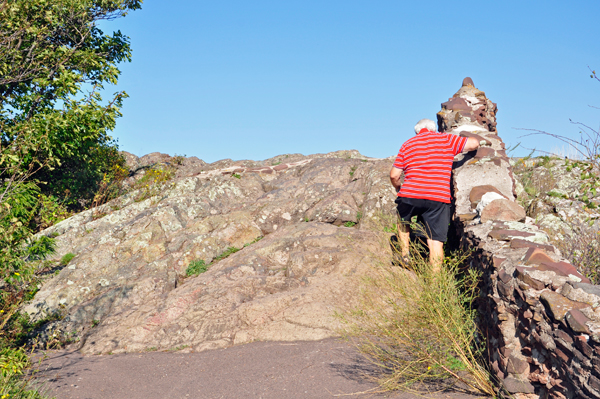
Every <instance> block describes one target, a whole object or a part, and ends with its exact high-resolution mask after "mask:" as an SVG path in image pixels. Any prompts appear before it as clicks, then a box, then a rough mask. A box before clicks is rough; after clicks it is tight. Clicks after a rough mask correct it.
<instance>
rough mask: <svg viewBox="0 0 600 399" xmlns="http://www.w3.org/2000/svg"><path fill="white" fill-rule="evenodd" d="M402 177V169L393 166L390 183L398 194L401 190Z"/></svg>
mask: <svg viewBox="0 0 600 399" xmlns="http://www.w3.org/2000/svg"><path fill="white" fill-rule="evenodd" d="M401 177H402V169H400V168H397V167H395V166H392V170H390V181H391V182H392V186H394V188H395V189H396V192H398V191H399V190H400V178H401Z"/></svg>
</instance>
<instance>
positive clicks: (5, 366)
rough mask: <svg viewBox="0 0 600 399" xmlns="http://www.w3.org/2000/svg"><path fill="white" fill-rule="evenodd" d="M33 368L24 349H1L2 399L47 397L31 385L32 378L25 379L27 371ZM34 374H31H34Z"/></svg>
mask: <svg viewBox="0 0 600 399" xmlns="http://www.w3.org/2000/svg"><path fill="white" fill-rule="evenodd" d="M30 366H31V362H30V360H29V357H28V354H27V353H26V352H25V350H24V349H23V348H8V347H6V348H2V349H0V398H4V399H9V398H11V399H43V398H46V396H44V395H42V394H40V393H39V392H37V391H36V390H32V389H31V388H30V387H29V385H30V380H31V377H29V378H28V379H24V378H23V376H24V374H25V370H26V369H27V368H29V367H30ZM33 373H34V372H30V374H33Z"/></svg>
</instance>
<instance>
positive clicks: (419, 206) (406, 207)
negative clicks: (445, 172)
mask: <svg viewBox="0 0 600 399" xmlns="http://www.w3.org/2000/svg"><path fill="white" fill-rule="evenodd" d="M396 204H398V215H399V216H400V219H401V220H402V221H403V222H408V223H410V222H411V219H412V218H413V216H416V217H417V222H418V223H420V224H421V228H418V229H413V233H414V234H415V235H417V236H419V237H424V238H431V239H432V240H435V241H441V242H446V240H447V239H448V225H449V224H450V204H446V203H445V202H438V201H432V200H427V199H420V198H406V197H398V198H396Z"/></svg>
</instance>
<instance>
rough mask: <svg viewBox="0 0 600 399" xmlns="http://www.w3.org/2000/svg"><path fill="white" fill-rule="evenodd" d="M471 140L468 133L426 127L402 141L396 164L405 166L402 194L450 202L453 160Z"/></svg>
mask: <svg viewBox="0 0 600 399" xmlns="http://www.w3.org/2000/svg"><path fill="white" fill-rule="evenodd" d="M466 143H467V138H466V137H460V136H456V135H454V134H448V133H438V132H430V131H426V130H425V131H424V130H422V131H421V132H420V133H419V134H417V135H416V136H415V137H413V138H411V139H410V140H408V141H407V142H405V143H404V144H403V145H402V148H400V151H399V152H398V156H397V157H396V161H395V162H394V167H395V168H398V169H402V170H404V183H402V187H400V191H399V192H398V196H399V197H407V198H422V199H428V200H433V201H439V202H445V203H448V204H449V203H450V201H451V199H452V197H451V195H450V175H451V173H452V161H453V160H454V156H455V155H456V154H460V153H461V152H462V151H463V149H464V148H465V144H466Z"/></svg>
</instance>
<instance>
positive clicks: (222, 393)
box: [38, 339, 478, 399]
mask: <svg viewBox="0 0 600 399" xmlns="http://www.w3.org/2000/svg"><path fill="white" fill-rule="evenodd" d="M370 374H372V368H371V367H370V365H369V364H368V363H366V362H365V361H364V360H362V358H361V357H360V355H358V354H357V353H356V351H355V350H354V349H353V348H352V347H350V346H348V344H346V343H344V342H341V341H339V340H336V339H326V340H323V341H316V342H289V343H286V342H256V343H252V344H247V345H241V346H235V347H232V348H228V349H218V350H212V351H205V352H200V353H181V352H171V353H168V352H146V353H132V354H123V355H106V356H82V355H81V354H79V353H77V352H67V351H53V352H50V353H48V358H47V359H46V360H44V362H43V363H42V365H41V367H40V373H39V374H38V378H39V380H40V381H42V382H43V383H44V384H45V387H46V388H47V389H48V390H49V391H50V393H51V394H52V395H55V396H56V398H57V399H155V398H156V399H163V398H168V399H190V398H202V399H204V398H206V399H217V398H224V399H237V398H249V399H296V398H335V397H341V398H353V397H354V398H395V399H409V398H423V397H426V398H440V399H441V398H448V399H450V398H451V399H476V398H478V396H472V395H467V394H464V393H461V392H439V393H436V394H430V395H421V396H415V395H412V394H408V393H397V392H396V393H374V391H376V390H377V386H376V385H375V384H374V383H373V382H370V381H369V378H368V376H369V375H370ZM361 392H365V393H361Z"/></svg>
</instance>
